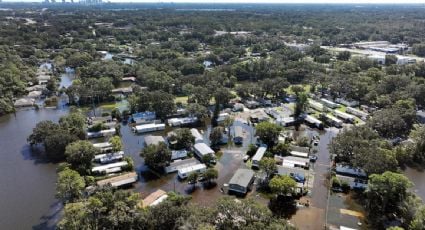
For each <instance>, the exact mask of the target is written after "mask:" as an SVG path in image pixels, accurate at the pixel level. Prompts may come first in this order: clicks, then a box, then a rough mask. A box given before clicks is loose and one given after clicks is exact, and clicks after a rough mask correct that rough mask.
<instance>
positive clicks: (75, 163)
mask: <svg viewBox="0 0 425 230" xmlns="http://www.w3.org/2000/svg"><path fill="white" fill-rule="evenodd" d="M97 154H100V150H99V149H97V148H96V147H94V146H93V144H92V143H90V142H89V141H77V142H74V143H71V144H69V145H68V146H67V147H66V150H65V156H66V161H67V162H68V163H69V164H70V165H71V168H72V169H73V170H75V171H77V172H78V173H80V174H81V175H88V174H90V169H91V166H92V160H93V158H94V156H95V155H97Z"/></svg>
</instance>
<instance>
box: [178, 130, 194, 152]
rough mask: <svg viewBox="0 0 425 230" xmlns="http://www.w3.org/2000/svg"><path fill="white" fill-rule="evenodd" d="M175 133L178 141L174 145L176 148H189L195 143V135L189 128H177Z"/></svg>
mask: <svg viewBox="0 0 425 230" xmlns="http://www.w3.org/2000/svg"><path fill="white" fill-rule="evenodd" d="M175 134H176V135H175V136H174V138H175V140H176V141H177V143H176V144H175V145H174V148H175V149H189V148H190V147H191V146H192V145H193V144H195V137H194V136H193V135H192V133H191V132H190V130H189V129H187V128H182V129H177V130H175Z"/></svg>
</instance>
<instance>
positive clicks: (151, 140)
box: [145, 135, 165, 145]
mask: <svg viewBox="0 0 425 230" xmlns="http://www.w3.org/2000/svg"><path fill="white" fill-rule="evenodd" d="M161 142H162V143H165V139H164V138H163V137H162V136H152V135H149V136H145V144H146V145H158V144H159V143H161Z"/></svg>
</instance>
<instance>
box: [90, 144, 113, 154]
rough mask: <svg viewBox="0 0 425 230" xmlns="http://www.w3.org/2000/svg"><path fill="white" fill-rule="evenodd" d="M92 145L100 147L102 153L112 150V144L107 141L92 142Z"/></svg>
mask: <svg viewBox="0 0 425 230" xmlns="http://www.w3.org/2000/svg"><path fill="white" fill-rule="evenodd" d="M93 147H95V148H97V149H100V151H101V152H102V153H104V152H109V151H112V144H111V143H109V142H102V143H94V144H93Z"/></svg>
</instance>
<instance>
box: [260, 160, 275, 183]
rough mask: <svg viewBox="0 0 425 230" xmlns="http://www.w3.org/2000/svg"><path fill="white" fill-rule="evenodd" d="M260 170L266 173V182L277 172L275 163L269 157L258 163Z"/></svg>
mask: <svg viewBox="0 0 425 230" xmlns="http://www.w3.org/2000/svg"><path fill="white" fill-rule="evenodd" d="M260 169H261V170H262V171H263V172H264V173H266V181H269V179H270V178H271V176H273V175H274V174H275V173H276V171H277V166H276V161H275V160H274V158H271V157H264V158H263V159H261V161H260Z"/></svg>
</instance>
